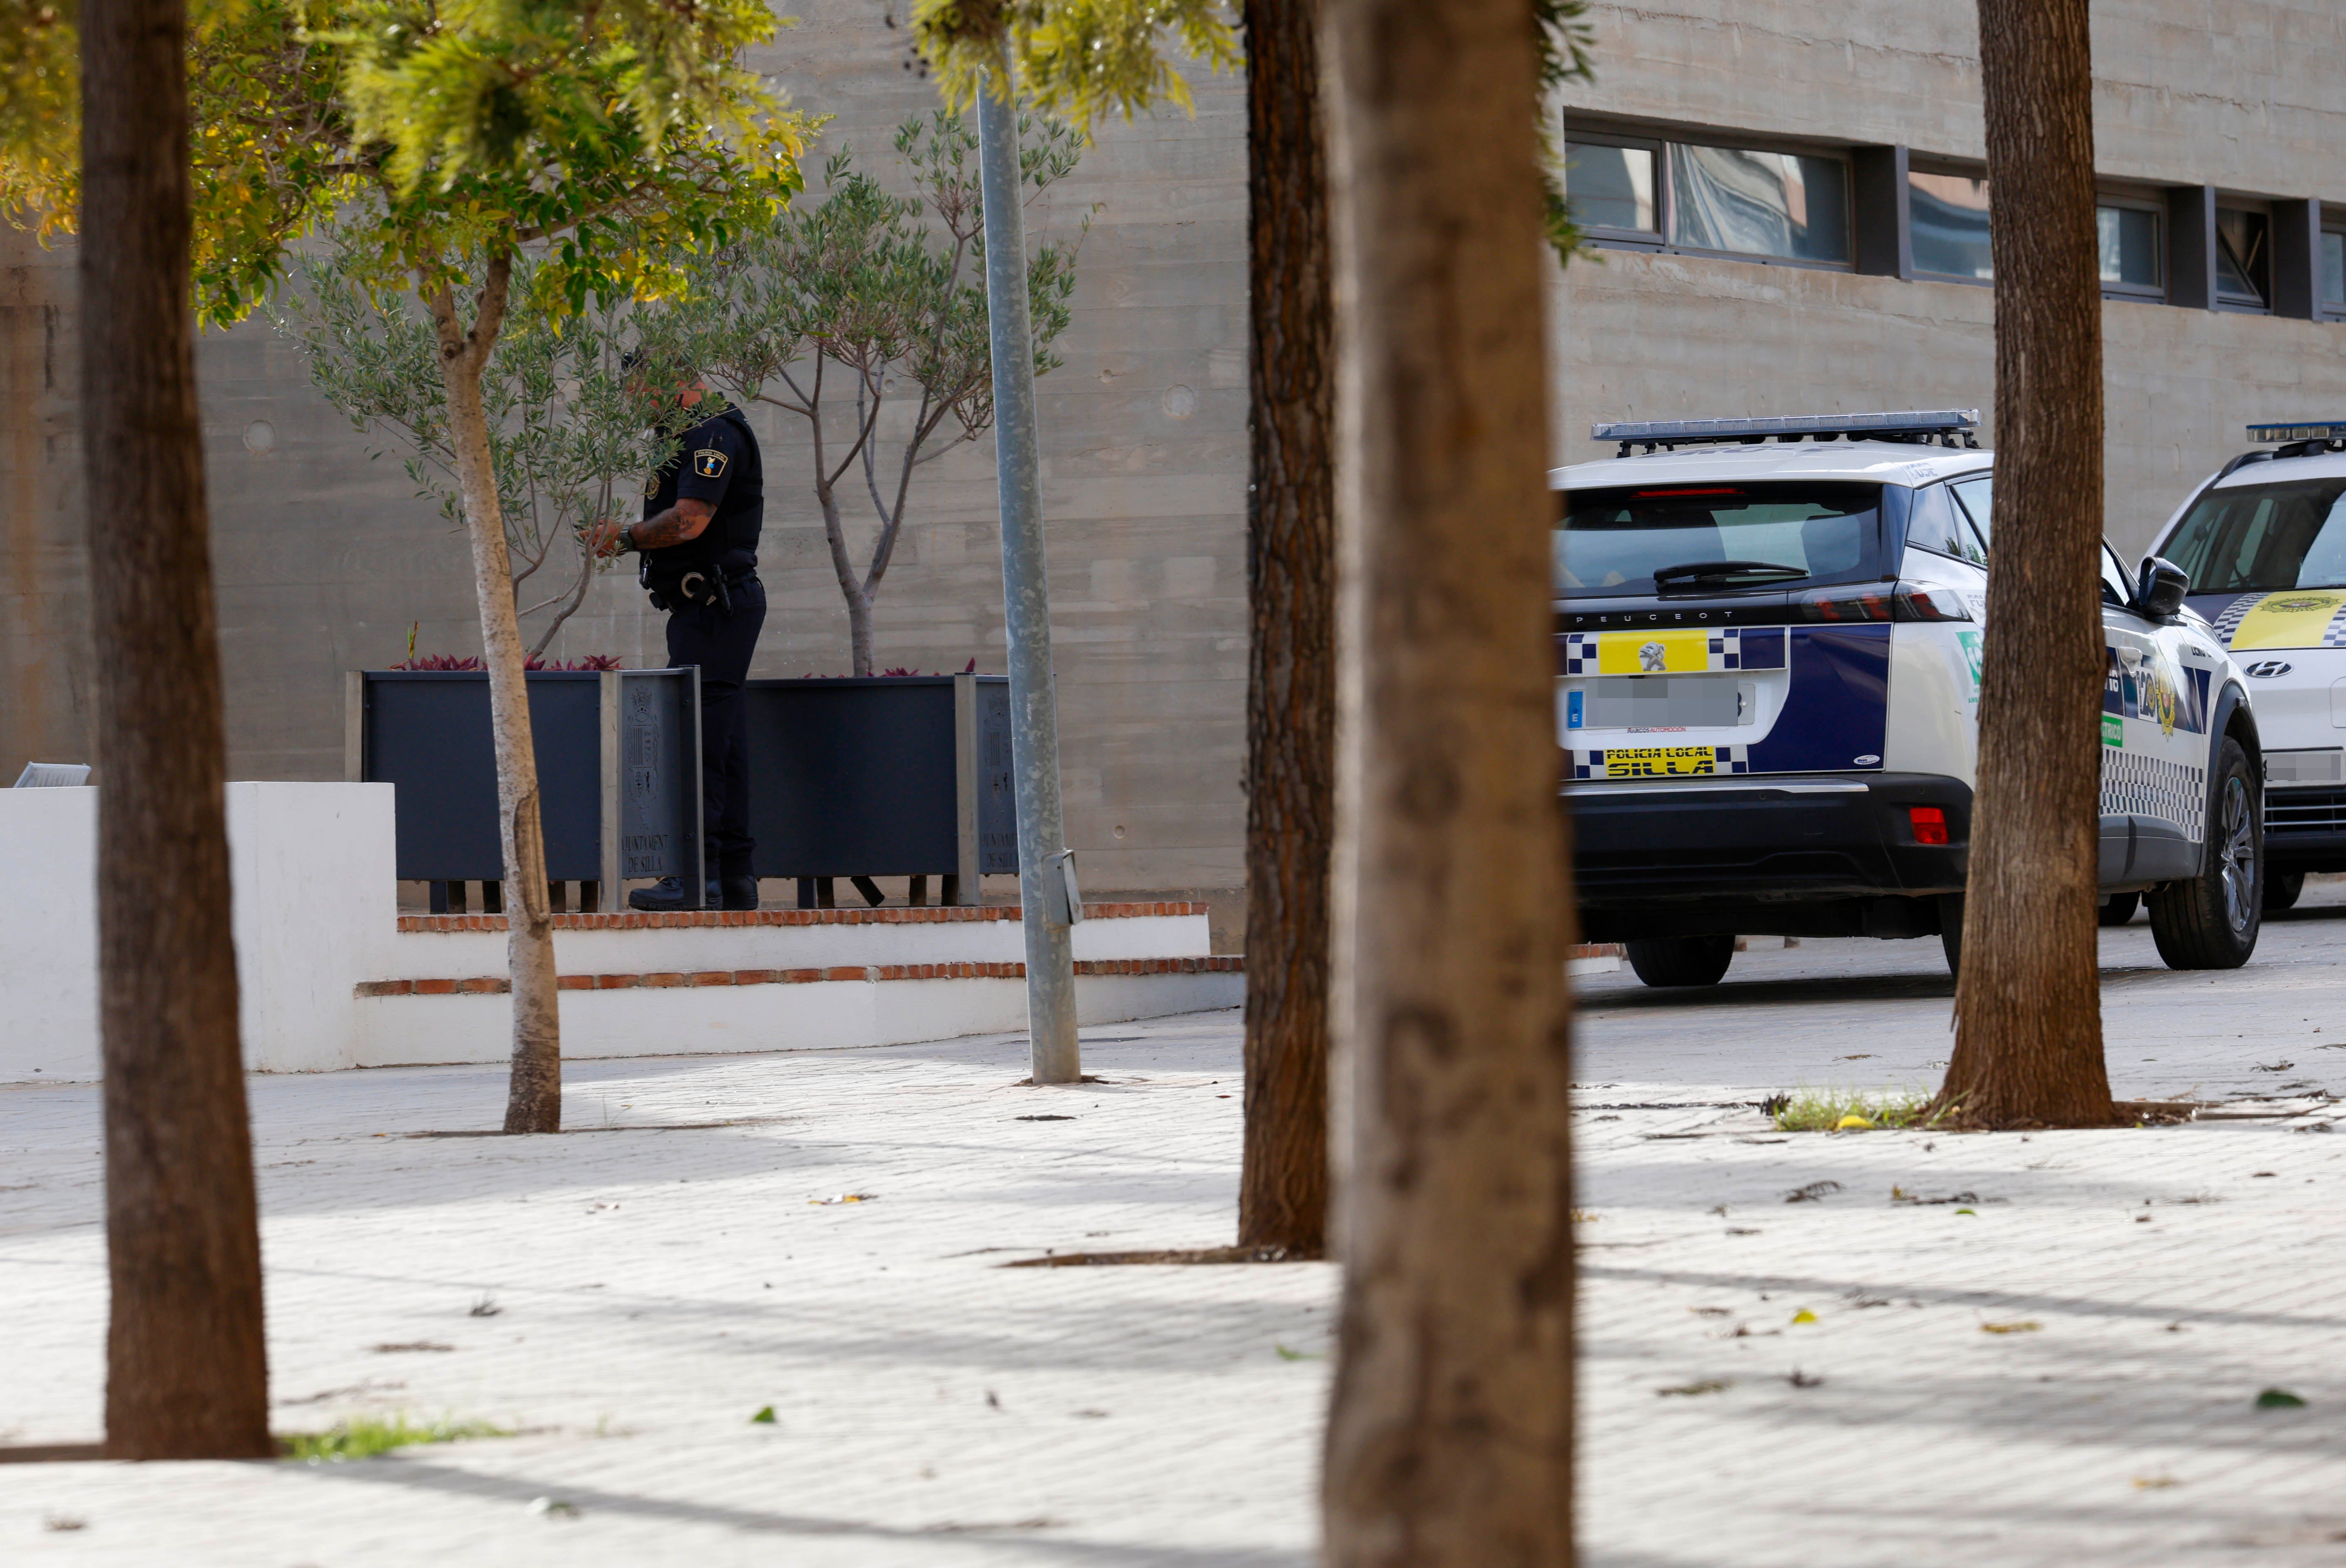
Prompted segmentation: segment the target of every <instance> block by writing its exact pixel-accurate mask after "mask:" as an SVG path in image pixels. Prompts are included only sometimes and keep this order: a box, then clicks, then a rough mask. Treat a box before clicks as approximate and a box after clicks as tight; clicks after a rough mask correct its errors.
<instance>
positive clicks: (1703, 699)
mask: <svg viewBox="0 0 2346 1568" xmlns="http://www.w3.org/2000/svg"><path fill="white" fill-rule="evenodd" d="M1977 424H1978V414H1977V412H1976V411H1955V410H1950V411H1938V412H1898V413H1878V414H1839V415H1829V416H1821V417H1816V418H1795V419H1749V420H1669V421H1662V422H1658V423H1635V424H1627V423H1620V424H1600V425H1597V426H1596V429H1595V432H1594V433H1595V435H1596V439H1598V440H1600V441H1616V442H1618V443H1620V454H1619V455H1618V456H1617V457H1615V458H1612V459H1608V460H1606V461H1603V462H1596V463H1580V464H1577V465H1576V466H1573V467H1570V468H1564V469H1558V470H1556V472H1555V473H1553V474H1551V476H1550V483H1551V484H1552V486H1553V488H1555V489H1556V491H1557V492H1559V500H1560V512H1561V521H1560V525H1559V526H1558V527H1557V529H1556V537H1555V573H1556V645H1557V656H1558V670H1557V675H1556V725H1557V732H1558V743H1559V745H1560V746H1561V747H1562V748H1563V759H1562V760H1563V764H1564V778H1565V784H1564V788H1565V789H1566V792H1567V794H1568V795H1569V797H1570V799H1571V802H1572V806H1573V812H1574V830H1573V834H1574V840H1575V850H1574V853H1575V876H1576V891H1577V892H1578V895H1579V899H1580V902H1581V921H1582V930H1583V940H1585V941H1589V942H1626V943H1627V949H1628V954H1629V961H1630V963H1631V965H1632V966H1633V967H1634V968H1635V969H1636V971H1637V975H1638V978H1640V979H1641V980H1643V981H1645V982H1646V983H1647V984H1649V985H1699V984H1709V983H1714V982H1716V981H1717V980H1719V977H1720V976H1721V975H1723V974H1724V973H1725V972H1727V968H1728V966H1729V963H1730V962H1732V959H1733V956H1734V944H1735V939H1736V937H1737V936H1739V935H1761V934H1770V935H1786V936H1873V937H1929V936H1933V935H1935V936H1938V937H1939V938H1940V939H1941V941H1942V942H1943V944H1944V946H1945V951H1946V957H1947V962H1948V965H1949V967H1950V968H1953V967H1954V965H1955V963H1956V962H1957V959H1958V957H1959V943H1960V940H1961V936H1962V930H1963V918H1962V911H1963V903H1962V899H1963V888H1964V858H1965V854H1966V851H1967V849H1968V844H1969V840H1970V837H1971V817H1972V789H1973V784H1974V761H1975V755H1976V749H1977V727H1978V718H1979V691H1980V655H1981V636H1982V629H1983V627H1982V622H1983V620H1984V616H1985V612H1986V588H1987V570H1988V566H1989V564H1990V561H1991V560H1992V550H1991V544H1992V535H1991V528H1992V515H1993V514H1992V507H1991V497H1992V495H1993V493H1994V455H1993V454H1992V453H1987V452H1984V451H1982V450H1980V449H1979V447H1978V445H1977V442H1976V439H1975V437H1974V430H1975V429H1976V427H1977ZM2341 436H2346V427H2341ZM2319 461H2320V462H2321V463H2326V464H2327V466H2326V467H2323V468H2322V469H2321V472H2322V473H2327V474H2331V475H2334V477H2333V478H2332V479H2331V480H2330V481H2329V482H2328V483H2329V485H2330V488H2329V491H2328V494H2330V495H2331V496H2333V497H2334V496H2336V495H2338V494H2341V492H2346V456H2334V457H2330V458H2326V459H2321V460H2319ZM2275 472H2276V473H2278V471H2275ZM2187 512H2188V509H2187ZM2340 529H2341V533H2340V538H2339V540H2338V541H2337V543H2338V544H2339V545H2340V546H2341V561H2346V523H2341V525H2340ZM2195 537H2196V535H2195ZM2336 580H2337V581H2338V582H2340V583H2341V584H2346V569H2341V571H2340V572H2339V573H2338V574H2337V575H2336ZM2259 581H2261V580H2259ZM2102 584H2103V594H2102V596H2103V609H2102V622H2103V631H2104V636H2105V638H2106V644H2107V647H2108V650H2109V674H2108V679H2107V683H2106V688H2105V691H2104V697H2103V712H2102V718H2101V738H2102V743H2103V749H2102V753H2101V757H2102V792H2101V828H2100V833H2101V868H2100V879H2101V886H2102V891H2103V895H2104V913H2103V918H2104V920H2105V921H2106V922H2111V921H2123V920H2124V919H2126V918H2127V917H2130V916H2131V915H2132V914H2133V912H2134V911H2135V908H2136V903H2137V900H2139V899H2141V898H2142V897H2144V896H2145V895H2146V894H2147V896H2148V901H2149V904H2150V911H2151V926H2152V932H2153V934H2154V936H2155V938H2156V940H2157V946H2158V950H2159V952H2160V955H2161V956H2162V957H2163V958H2165V959H2166V961H2167V962H2168V964H2170V965H2172V966H2173V967H2176V968H2178V969H2197V968H2229V967H2232V966H2234V965H2237V964H2240V963H2243V962H2247V960H2248V957H2249V953H2250V952H2253V951H2254V950H2255V947H2256V942H2257V934H2258V931H2259V924H2260V921H2261V916H2260V909H2261V898H2262V891H2263V890H2262V886H2261V883H2260V881H2259V876H2260V872H2261V870H2262V867H2261V853H2260V850H2261V831H2262V818H2261V815H2260V795H2259V780H2260V779H2261V777H2262V771H2261V770H2262V767H2263V763H2262V760H2261V758H2260V755H2259V741H2258V736H2257V726H2256V719H2255V717H2254V715H2253V714H2252V712H2251V710H2250V708H2249V700H2248V696H2247V684H2248V683H2246V682H2244V681H2243V680H2242V678H2241V677H2240V674H2239V670H2238V669H2237V668H2236V667H2234V665H2233V663H2232V661H2231V660H2230V658H2229V657H2227V656H2226V654H2225V651H2224V645H2223V642H2222V640H2221V638H2219V636H2218V635H2217V634H2216V633H2215V632H2213V631H2211V629H2210V628H2209V626H2208V622H2207V621H2206V620H2204V619H2202V618H2201V617H2200V616H2198V615H2197V614H2194V613H2192V611H2191V610H2190V609H2189V608H2188V606H2186V604H2185V602H2184V588H2185V578H2184V575H2183V574H2182V573H2181V572H2179V571H2178V570H2176V569H2175V568H2174V567H2173V566H2171V565H2168V564H2167V563H2166V562H2164V561H2161V560H2159V559H2157V558H2156V557H2154V558H2151V559H2149V560H2146V561H2145V562H2144V563H2143V566H2142V569H2141V571H2140V573H2139V574H2129V573H2128V572H2127V570H2126V569H2125V567H2124V566H2123V565H2121V564H2120V562H2119V560H2118V558H2117V555H2115V554H2113V553H2112V552H2111V551H2110V549H2109V548H2108V546H2106V545H2105V546H2104V547H2103V550H2102ZM2327 602H2329V603H2331V605H2332V606H2333V608H2337V607H2346V589H2341V592H2340V593H2338V594H2336V595H2334V596H2332V597H2331V600H2329V601H2327ZM2336 621H2337V624H2338V625H2339V626H2342V627H2346V615H2341V616H2337V617H2336ZM2339 641H2340V642H2341V645H2346V637H2341V638H2339ZM2334 657H2336V658H2337V659H2338V660H2339V667H2338V668H2337V670H2336V672H2335V677H2336V678H2339V679H2340V680H2341V686H2340V695H2339V697H2338V698H2337V700H2338V702H2339V704H2340V706H2339V707H2338V708H2337V709H2336V710H2335V711H2336V713H2337V715H2338V718H2337V722H2338V723H2339V724H2341V725H2346V646H2341V651H2340V652H2339V653H2338V654H2337V655H2336V656H2334ZM2332 678H2333V677H2332V676H2331V675H2324V676H2322V677H2321V680H2322V681H2323V682H2324V683H2327V682H2328V681H2330V680H2331V679H2332ZM2273 679H2274V677H2270V676H2268V677H2262V678H2261V679H2260V680H2259V685H2267V684H2270V683H2271V681H2272V680H2273ZM2324 711H2325V712H2327V711H2330V710H2328V709H2325V710H2324ZM2329 755H2330V756H2331V758H2332V759H2336V758H2338V757H2339V756H2340V755H2341V754H2340V753H2339V752H2337V751H2332V752H2331V753H2330V754H2329ZM2339 784H2340V789H2338V790H2337V791H2336V792H2335V797H2334V798H2335V799H2338V800H2340V801H2341V818H2340V826H2341V837H2340V838H2338V839H2337V840H2336V843H2337V845H2338V848H2337V850H2336V852H2337V853H2338V854H2339V855H2340V857H2341V864H2346V776H2341V777H2340V779H2339Z"/></svg>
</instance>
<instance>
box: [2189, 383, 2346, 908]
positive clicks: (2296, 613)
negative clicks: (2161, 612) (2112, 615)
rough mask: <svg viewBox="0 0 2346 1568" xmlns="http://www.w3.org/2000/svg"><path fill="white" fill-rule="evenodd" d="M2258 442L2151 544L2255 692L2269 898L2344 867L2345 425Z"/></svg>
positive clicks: (2275, 429) (2286, 902)
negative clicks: (2176, 571) (2185, 583)
mask: <svg viewBox="0 0 2346 1568" xmlns="http://www.w3.org/2000/svg"><path fill="white" fill-rule="evenodd" d="M2248 433H2249V441H2250V442H2252V443H2259V447H2258V449H2257V450H2255V451H2251V452H2247V453H2242V454H2241V455H2240V456H2239V457H2236V458H2234V459H2233V460H2232V461H2231V462H2229V463H2226V464H2225V465H2224V467H2223V468H2222V469H2221V470H2220V471H2219V473H2217V474H2216V475H2215V476H2214V477H2213V478H2211V479H2209V480H2208V482H2207V483H2206V484H2202V485H2201V486H2200V487H2199V488H2198V490H2197V491H2195V492H2193V493H2192V495H2191V497H2190V499H2188V501H2186V502H2185V503H2184V504H2183V505H2182V506H2181V508H2179V509H2178V511H2177V512H2176V514H2175V515H2174V517H2173V518H2171V519H2169V521H2168V524H2167V527H2166V529H2165V530H2164V531H2163V532H2162V533H2161V534H2160V535H2159V536H2158V542H2157V545H2154V546H2153V548H2154V549H2156V550H2157V553H2158V554H2160V555H2165V556H2167V557H2168V558H2169V559H2171V560H2172V561H2174V563H2175V564H2176V565H2178V566H2179V567H2181V568H2182V569H2183V571H2184V572H2185V573H2186V574H2187V575H2188V576H2189V577H2190V579H2191V591H2190V595H2189V597H2188V599H2187V600H2186V603H2188V604H2189V605H2190V606H2191V607H2192V608H2193V609H2195V610H2197V611H2198V612H2199V614H2201V615H2202V616H2206V617H2207V618H2208V621H2209V622H2211V623H2212V624H2213V626H2214V630H2215V635H2216V636H2218V637H2219V638H2220V639H2222V641H2223V643H2224V646H2225V647H2226V648H2227V649H2228V650H2229V652H2230V654H2231V656H2232V658H2233V662H2234V663H2236V664H2237V665H2239V667H2240V670H2241V672H2242V673H2243V674H2245V675H2246V676H2247V677H2249V687H2250V689H2251V690H2252V691H2253V692H2254V693H2255V694H2256V706H2257V718H2258V722H2259V726H2260V728H2261V729H2262V731H2263V734H2264V741H2265V754H2264V755H2265V855H2266V861H2265V898H2264V907H2265V908H2267V909H2268V910H2274V909H2287V908H2289V907H2290V905H2291V904H2294V903H2295V902H2296V901H2297V900H2298V897H2299V895H2300V893H2301V892H2302V891H2304V888H2305V874H2306V873H2307V872H2308V871H2346V420H2339V421H2331V422H2326V423H2300V424H2252V425H2250V426H2249V432H2248Z"/></svg>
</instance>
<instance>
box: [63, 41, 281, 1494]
mask: <svg viewBox="0 0 2346 1568" xmlns="http://www.w3.org/2000/svg"><path fill="white" fill-rule="evenodd" d="M186 25H187V20H186V11H185V8H184V5H183V4H182V0H84V4H83V5H82V8H81V65H82V105H83V113H82V154H83V170H84V172H83V180H82V241H81V334H82V356H83V374H82V387H83V398H82V408H83V414H84V421H85V423H84V426H83V435H82V439H83V443H84V461H85V464H86V470H87V478H88V486H89V526H88V537H89V550H90V585H91V600H92V616H91V619H92V629H93V631H94V632H95V634H96V636H95V637H94V639H93V640H94V641H95V643H96V647H97V683H96V685H97V769H98V771H97V779H98V784H99V789H98V797H97V840H98V875H97V924H98V995H99V999H100V1000H99V1004H98V1023H99V1030H100V1033H101V1036H102V1040H103V1052H104V1064H105V1074H106V1087H105V1104H106V1239H107V1268H108V1275H109V1282H110V1284H111V1286H112V1307H111V1314H110V1319H109V1321H108V1324H107V1343H106V1351H107V1382H106V1453H107V1457H108V1458H110V1459H253V1458H265V1457H267V1456H269V1455H270V1454H271V1453H273V1452H274V1449H273V1447H272V1445H271V1443H270V1436H269V1362H268V1346H267V1343H266V1340H265V1338H264V1335H263V1331H262V1321H261V1284H260V1222H259V1218H258V1216H257V1213H256V1211H255V1207H254V1199H253V1176H252V1135H251V1129H250V1124H249V1122H248V1120H247V1112H246V1106H245V1097H244V1064H243V1061H242V1058H241V1054H240V1046H239V1043H238V1028H237V978H236V952H235V949H234V947H233V946H232V944H231V942H230V922H229V909H230V887H229V858H228V824H227V817H226V810H225V806H224V802H223V800H222V799H221V782H222V779H224V778H225V776H226V773H227V762H226V757H227V751H226V743H225V740H224V738H223V734H222V729H221V720H220V677H219V638H218V635H217V629H216V627H215V626H214V621H213V608H212V579H211V557H210V545H209V529H210V524H209V518H208V516H207V514H206V511H205V504H204V472H203V443H202V436H201V432H200V428H199V423H198V416H197V406H196V376H195V354H194V343H193V325H192V322H191V320H190V311H189V299H190V291H189V258H188V244H189V212H188V203H189V188H188V100H187V64H186V41H187V40H186ZM20 896H23V895H20Z"/></svg>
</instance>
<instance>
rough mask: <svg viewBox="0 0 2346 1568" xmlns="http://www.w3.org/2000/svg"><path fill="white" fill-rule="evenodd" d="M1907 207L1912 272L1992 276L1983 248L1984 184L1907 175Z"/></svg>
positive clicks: (1992, 268)
mask: <svg viewBox="0 0 2346 1568" xmlns="http://www.w3.org/2000/svg"><path fill="white" fill-rule="evenodd" d="M1906 199H1907V200H1906V205H1907V210H1908V212H1909V214H1910V215H1911V216H1912V219H1913V230H1914V268H1915V270H1917V271H1920V272H1938V273H1943V274H1944V275H1946V276H1948V277H1952V278H1982V279H1986V278H1993V277H1994V276H1995V265H1994V262H1993V261H1992V260H1990V259H1989V256H1988V244H1987V181H1986V180H1984V179H1973V178H1969V177H1968V176H1965V175H1960V174H1910V175H1908V176H1907V177H1906Z"/></svg>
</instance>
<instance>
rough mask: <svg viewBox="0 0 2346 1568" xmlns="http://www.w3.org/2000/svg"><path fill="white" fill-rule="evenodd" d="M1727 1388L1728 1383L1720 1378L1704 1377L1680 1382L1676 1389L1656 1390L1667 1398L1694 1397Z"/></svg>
mask: <svg viewBox="0 0 2346 1568" xmlns="http://www.w3.org/2000/svg"><path fill="white" fill-rule="evenodd" d="M1726 1388H1727V1384H1726V1383H1725V1382H1723V1381H1722V1380H1719V1379H1718V1378H1704V1379H1702V1380H1700V1381H1698V1382H1692V1383H1680V1384H1679V1385H1678V1387H1677V1388H1675V1389H1656V1390H1654V1392H1655V1393H1656V1394H1658V1395H1659V1396H1660V1397H1662V1398H1663V1399H1666V1400H1667V1399H1669V1398H1671V1397H1673V1396H1677V1397H1679V1398H1692V1397H1693V1396H1694V1395H1697V1394H1716V1393H1719V1392H1722V1391H1723V1390H1725V1389H1726Z"/></svg>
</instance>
